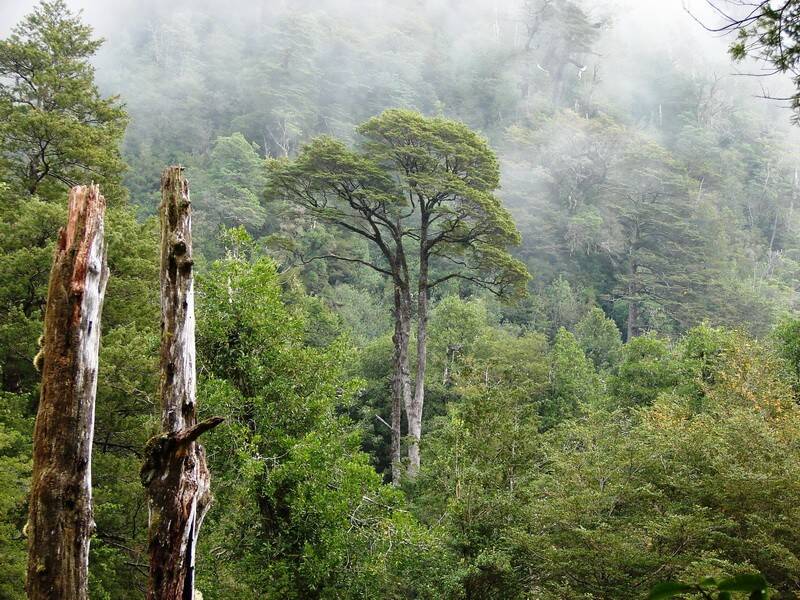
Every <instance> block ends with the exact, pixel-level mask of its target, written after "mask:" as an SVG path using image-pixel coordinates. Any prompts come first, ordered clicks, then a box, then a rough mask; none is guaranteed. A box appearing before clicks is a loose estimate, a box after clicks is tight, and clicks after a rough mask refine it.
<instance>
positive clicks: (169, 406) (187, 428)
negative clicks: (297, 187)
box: [141, 167, 222, 600]
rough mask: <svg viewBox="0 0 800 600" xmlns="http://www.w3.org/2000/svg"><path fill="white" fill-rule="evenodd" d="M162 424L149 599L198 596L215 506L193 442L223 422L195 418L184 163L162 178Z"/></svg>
mask: <svg viewBox="0 0 800 600" xmlns="http://www.w3.org/2000/svg"><path fill="white" fill-rule="evenodd" d="M161 197H162V201H161V208H160V213H161V381H160V397H161V426H162V428H163V433H162V434H161V435H158V436H156V437H154V438H152V439H151V440H150V441H149V442H148V443H147V447H146V449H145V463H144V465H142V470H141V479H142V485H144V486H145V488H146V489H147V497H148V509H149V530H148V550H149V553H150V577H149V581H148V586H147V598H148V599H150V600H156V599H158V600H193V597H194V559H195V545H196V543H197V536H198V532H199V530H200V525H201V524H202V522H203V517H205V514H206V512H207V511H208V508H209V506H210V503H211V493H210V476H209V472H208V467H207V466H206V458H205V452H204V450H203V448H202V446H200V444H198V443H197V442H196V440H197V438H198V437H199V436H200V434H202V433H203V432H205V431H208V430H209V429H211V428H213V427H215V426H217V425H218V424H219V423H221V422H222V419H221V418H219V417H214V418H212V419H208V420H206V421H203V422H201V423H198V422H197V407H196V404H195V391H196V385H195V344H194V275H193V268H192V267H193V261H192V211H191V203H190V200H189V185H188V183H187V181H186V179H185V178H184V176H183V167H168V168H167V169H165V170H164V173H163V174H162V176H161Z"/></svg>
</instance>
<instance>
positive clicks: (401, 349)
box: [391, 288, 411, 485]
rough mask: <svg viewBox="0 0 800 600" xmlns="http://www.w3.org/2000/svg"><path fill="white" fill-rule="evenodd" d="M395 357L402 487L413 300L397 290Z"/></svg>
mask: <svg viewBox="0 0 800 600" xmlns="http://www.w3.org/2000/svg"><path fill="white" fill-rule="evenodd" d="M394 300H395V324H394V336H392V342H393V343H394V356H393V359H392V424H391V425H392V442H391V461H392V484H394V485H399V484H400V477H401V474H400V462H401V461H400V440H401V438H402V433H401V431H400V424H401V420H402V407H403V406H408V405H409V404H410V402H411V369H410V368H409V360H408V345H409V341H410V338H411V306H410V304H411V299H410V298H409V296H408V292H407V291H406V290H401V289H398V288H395V292H394Z"/></svg>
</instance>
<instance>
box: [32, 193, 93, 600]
mask: <svg viewBox="0 0 800 600" xmlns="http://www.w3.org/2000/svg"><path fill="white" fill-rule="evenodd" d="M105 208H106V203H105V199H104V198H103V196H101V195H100V190H99V188H98V186H96V185H91V186H77V187H74V188H72V190H70V193H69V216H68V220H67V226H66V228H62V229H61V231H60V232H59V238H58V243H57V245H56V249H55V254H54V257H53V267H52V270H51V271H50V284H49V287H48V291H47V305H46V308H45V318H44V335H43V336H42V341H41V344H42V349H41V352H40V354H39V356H37V358H36V361H35V362H36V364H37V368H40V370H41V372H42V389H41V396H40V399H39V409H38V413H37V415H36V427H35V429H34V434H33V480H32V483H31V493H30V505H29V515H28V525H27V527H26V530H27V535H28V576H27V584H26V588H27V592H28V598H31V599H32V600H33V599H36V600H45V599H47V600H52V599H53V598H65V599H67V598H68V599H70V600H84V599H85V598H87V582H88V574H89V573H88V569H89V540H90V538H91V536H92V533H93V531H94V520H93V518H92V481H91V479H92V478H91V473H92V470H91V464H92V437H93V435H94V406H95V392H96V390H97V363H98V351H99V348H100V315H101V312H102V307H103V297H104V294H105V289H106V283H107V281H108V267H107V265H106V247H105V242H104V225H103V218H104V215H105Z"/></svg>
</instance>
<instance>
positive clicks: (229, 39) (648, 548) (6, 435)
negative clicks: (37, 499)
mask: <svg viewBox="0 0 800 600" xmlns="http://www.w3.org/2000/svg"><path fill="white" fill-rule="evenodd" d="M101 4H102V3H98V4H91V3H90V4H87V5H86V6H87V10H86V12H85V14H83V15H77V14H76V13H75V9H76V8H78V7H79V5H78V4H75V5H73V4H72V3H71V2H62V1H61V0H53V1H50V2H43V3H42V4H40V5H36V7H33V6H31V7H28V6H25V7H22V8H24V10H22V9H21V10H20V11H19V12H20V14H19V15H17V14H13V15H12V13H13V12H14V11H11V10H9V12H8V15H9V17H8V18H9V19H11V18H12V17H13V20H19V25H18V27H17V29H14V30H13V31H12V28H13V26H14V23H13V22H6V15H5V14H3V13H2V12H0V27H1V29H0V369H1V370H0V373H1V374H2V390H1V391H0V393H1V394H2V396H0V566H2V568H0V598H9V599H17V598H23V597H24V587H23V579H24V573H25V562H26V541H25V533H24V527H25V523H26V515H27V505H26V502H27V500H26V498H27V493H28V491H29V485H30V483H29V479H30V472H31V460H30V456H31V443H30V442H31V436H32V432H33V422H34V418H35V415H36V407H37V402H38V397H39V379H40V372H39V367H38V366H37V364H35V361H34V357H35V356H36V355H37V353H38V352H39V343H41V342H39V343H37V340H38V339H39V338H40V335H41V334H42V324H43V309H44V302H45V294H46V286H47V277H48V272H49V269H50V263H51V258H52V254H53V247H54V244H55V240H56V234H57V231H58V228H59V227H60V226H61V225H63V222H64V220H65V217H66V197H67V189H68V187H69V186H71V185H73V184H76V183H88V182H90V181H94V182H96V183H99V184H100V186H101V188H102V190H103V193H104V195H105V197H106V199H107V200H108V205H109V209H108V216H107V226H106V229H107V233H106V237H107V240H108V263H109V269H110V272H111V277H110V279H109V284H108V289H107V292H106V301H105V307H104V315H103V321H102V322H103V338H102V346H101V353H100V369H99V375H98V393H97V415H96V429H95V454H94V459H93V485H94V503H95V517H94V518H95V520H96V522H97V531H96V534H95V536H94V538H93V540H92V545H91V549H92V555H91V559H90V588H91V596H92V597H93V598H113V599H117V598H121V599H122V598H139V597H141V596H142V594H143V590H144V588H145V585H146V574H147V548H146V540H145V536H146V530H147V518H148V515H147V512H148V511H147V505H146V502H145V494H144V488H143V487H142V484H141V482H140V479H139V468H140V466H141V464H142V461H143V453H144V448H145V444H146V442H147V440H148V439H149V438H150V437H151V436H154V435H156V434H157V433H158V422H157V418H156V414H157V410H158V409H157V404H158V397H157V389H158V344H159V309H158V232H157V229H158V227H157V223H156V218H155V217H154V215H155V214H156V209H157V206H158V201H159V200H158V197H159V191H158V190H159V175H160V173H161V170H162V169H163V168H164V167H165V166H166V165H169V164H182V165H184V166H185V167H186V176H187V178H188V179H189V181H190V184H191V197H192V206H193V210H194V238H195V255H194V259H195V265H196V269H197V273H198V276H197V352H198V404H199V407H200V410H201V411H202V412H203V413H204V414H203V415H201V416H208V415H221V416H223V417H225V418H226V421H225V423H224V424H223V425H221V426H220V427H218V428H217V429H216V430H214V431H213V432H210V433H209V434H207V437H206V438H205V441H204V444H205V446H206V449H207V452H208V463H209V468H210V471H211V476H212V483H211V485H212V490H213V493H214V495H215V498H216V500H215V503H214V505H213V506H212V508H211V510H210V512H209V513H208V516H207V517H206V520H205V523H204V525H203V529H202V531H201V533H200V541H199V546H198V561H197V588H198V589H199V590H200V591H201V592H202V594H203V597H204V598H206V599H207V600H208V599H215V598H541V599H556V598H640V597H641V598H644V597H646V596H647V593H648V590H649V589H650V588H651V587H652V586H653V585H654V584H656V583H657V582H659V581H664V580H671V579H681V580H686V581H700V580H702V579H703V578H705V577H709V576H713V577H723V576H732V575H736V574H741V573H755V572H759V573H762V574H763V575H764V577H765V578H766V579H767V581H768V582H769V583H770V585H771V587H772V589H773V591H774V594H775V597H779V598H793V597H795V594H796V590H797V589H798V588H799V587H800V538H799V537H798V534H797V528H796V525H795V524H796V522H797V520H798V518H800V515H798V514H797V513H798V510H800V509H799V508H798V503H797V501H796V499H797V497H798V493H800V490H798V489H797V487H798V481H797V477H796V474H797V470H798V464H799V463H800V445H799V444H798V439H800V437H799V436H798V433H800V432H799V431H798V430H800V408H798V405H797V400H798V389H800V388H798V386H800V382H799V381H798V374H799V373H800V368H799V367H798V364H799V363H798V361H799V360H800V324H799V323H800V322H798V321H797V320H796V310H797V302H798V298H797V293H796V289H797V280H798V274H799V271H800V230H799V228H798V227H799V226H800V222H798V221H799V219H798V217H799V216H800V206H798V207H797V210H796V209H795V208H796V207H795V203H796V202H797V201H799V200H800V195H799V194H800V179H798V167H799V166H800V165H798V162H797V156H798V150H800V138H798V132H797V131H796V128H795V127H794V126H793V125H792V123H791V113H790V111H788V110H785V109H784V107H782V106H780V105H779V103H776V102H774V101H768V100H765V99H762V98H757V97H756V96H757V95H758V94H759V93H760V90H761V87H760V82H759V81H756V80H754V79H753V78H750V77H746V76H732V75H731V73H732V72H733V71H734V70H736V69H738V70H740V71H743V72H747V70H748V69H749V68H751V66H752V65H750V64H749V63H744V64H739V65H738V66H734V65H732V64H731V62H730V60H729V57H728V56H727V55H726V46H727V43H728V42H727V41H725V40H722V41H720V40H717V39H715V38H714V37H713V36H712V35H711V34H709V32H707V31H705V30H704V29H703V28H702V27H701V25H700V24H698V23H697V22H695V21H694V20H692V18H691V17H690V16H689V15H687V14H685V13H684V12H682V11H681V10H680V8H679V7H660V6H659V7H658V8H656V7H655V6H652V7H649V8H650V9H652V10H649V9H648V7H644V8H643V7H642V6H641V5H639V3H633V2H631V3H619V4H612V3H595V2H588V1H587V2H582V1H580V0H503V1H497V2H491V3H490V2H485V3H484V2H455V1H450V0H436V1H431V2H389V1H384V0H377V1H375V2H372V1H370V2H344V1H342V0H315V1H311V0H297V1H293V2H275V3H269V4H266V3H265V4H263V5H262V4H259V3H245V2H241V3H225V4H224V5H223V3H220V2H213V1H211V0H204V1H202V2H171V3H168V4H165V3H161V2H155V1H150V0H148V1H145V2H120V3H115V5H114V7H113V9H108V8H104V7H103V6H101ZM642 4H646V3H642ZM659 4H660V3H659ZM637 5H638V6H637ZM14 8H15V10H16V8H17V7H14ZM24 14H31V15H32V16H30V17H27V18H23V17H22V15H24ZM700 16H701V17H702V18H711V17H709V15H708V13H702V14H701V15H700ZM91 26H94V27H95V31H96V32H97V33H95V31H93V30H92V28H91ZM98 35H102V36H104V37H105V38H106V39H105V41H104V42H103V43H102V44H101V42H100V41H99V40H98V37H97V36H98ZM774 85H775V86H777V89H778V90H780V88H781V86H782V85H784V83H782V82H776V83H774ZM319 136H323V137H319ZM354 182H355V183H354ZM336 194H339V197H338V201H339V202H340V204H337V205H334V204H333V201H330V202H331V203H330V204H327V203H323V204H322V205H320V204H319V202H320V199H321V198H325V202H327V201H328V199H329V198H331V197H333V196H334V195H336ZM342 202H344V203H345V204H341V203H342ZM448 202H450V204H448ZM342 205H344V207H345V209H344V210H343V209H342V208H341V206H342ZM423 205H424V206H429V207H430V211H429V217H430V219H432V220H431V221H430V229H429V228H427V227H425V228H422V227H421V223H422V221H424V219H425V218H426V217H424V216H422V214H423V211H422V208H421V207H422V206H423ZM334 206H335V207H336V208H337V209H338V210H339V212H334V210H333V208H334ZM406 211H410V212H406ZM376 214H377V215H378V217H375V215H376ZM418 214H419V215H420V216H419V219H421V220H420V221H417V220H416V219H417V218H418V216H417V215H418ZM358 219H361V220H358ZM376 219H377V221H376ZM376 223H377V225H376ZM433 223H437V225H436V227H438V228H439V229H435V227H434V225H433ZM369 227H377V228H378V229H376V230H373V229H369ZM378 230H379V231H381V232H382V235H384V236H386V235H389V236H390V237H391V234H392V232H395V231H397V232H399V233H397V234H396V235H397V237H395V238H391V239H392V240H393V242H392V243H394V244H395V246H393V247H392V249H390V251H385V250H384V248H383V247H382V246H381V245H380V244H379V243H378V241H377V240H378V239H380V240H381V241H382V240H383V239H384V238H383V237H381V236H380V235H378V233H376V231H378ZM365 232H366V233H367V235H364V233H365ZM437 235H438V236H439V237H438V238H437V237H436V236H437ZM426 236H430V237H426ZM399 239H402V240H403V242H402V243H403V244H405V245H403V246H402V250H403V253H402V254H403V256H402V261H401V256H400V252H399V250H398V248H400V246H401V245H402V244H400V243H399V242H398V240H399ZM426 240H429V241H430V242H431V243H430V246H429V247H426V246H425V244H424V242H425V241H426ZM433 240H436V242H437V243H438V242H442V244H441V246H439V249H440V250H431V248H434V247H435V244H434V243H433ZM429 250H430V252H428V251H429ZM426 252H427V254H426ZM323 257H326V258H323ZM335 257H339V259H336V258H335ZM342 257H346V260H341V258H342ZM428 259H430V261H429V262H430V273H429V274H428V273H427V266H428V263H427V262H425V261H428ZM395 261H398V262H397V265H400V266H397V265H395ZM403 261H404V262H403ZM401 263H402V264H401ZM423 263H424V264H425V267H424V268H421V267H422V265H423ZM453 265H456V266H457V267H458V271H457V272H456V271H453V270H450V271H448V268H450V269H453V268H454V267H453ZM395 267H397V268H395ZM462 269H463V270H462ZM422 271H425V272H426V276H428V279H425V280H424V281H423V280H422V279H421V278H420V273H421V272H422ZM528 275H530V278H528ZM398 282H399V283H398ZM434 283H435V285H434ZM423 289H424V290H425V293H424V294H423V293H422V291H421V290H423ZM398 295H399V296H402V298H401V300H402V302H401V301H399V300H398ZM406 296H407V298H406ZM422 296H424V299H425V300H426V301H427V300H429V302H420V298H421V297H422ZM428 296H429V298H428ZM403 302H406V303H405V304H403ZM398 307H402V308H403V310H406V309H407V311H408V313H407V315H406V317H407V322H405V323H404V324H399V321H398V319H397V315H398V314H399V312H400V309H399V308H398ZM420 315H424V316H425V318H423V319H420ZM421 322H424V325H425V327H420V323H421ZM401 326H405V327H406V329H405V330H402V329H398V327H401ZM398 332H400V333H403V335H401V336H399V333H398ZM398 336H399V337H407V340H406V342H407V347H406V350H407V354H408V356H407V357H406V366H405V367H403V365H402V364H401V363H402V361H401V360H400V359H399V356H398ZM421 337H424V339H425V343H423V344H420V338H421ZM420 356H423V357H425V356H426V358H425V359H424V364H425V366H426V367H427V368H426V369H425V370H424V372H422V373H421V371H420V368H419V365H420V361H419V357H420ZM420 373H421V374H420ZM417 375H419V376H417ZM401 376H402V377H404V378H405V380H403V381H401V379H402V377H401ZM404 381H405V383H404ZM403 386H406V387H405V388H404V387H403ZM420 389H423V390H424V410H423V404H422V401H421V400H420V399H419V398H418V397H417V395H419V390H420ZM403 392H405V393H407V394H408V395H409V396H408V398H409V402H411V401H416V400H419V403H418V405H417V406H418V408H419V410H420V415H414V414H413V412H414V411H413V410H412V412H411V414H410V413H409V412H408V410H406V409H407V407H408V406H412V408H413V406H414V405H413V404H405V405H403V406H402V407H401V408H402V409H403V414H400V413H397V414H395V415H394V416H393V414H392V412H393V411H392V409H393V407H395V408H396V407H398V406H400V404H401V403H400V399H401V397H402V393H403ZM414 392H417V395H414V394H413V393H414ZM409 414H410V416H411V417H412V419H411V420H409ZM417 417H419V422H418V423H415V424H413V425H414V426H413V427H412V426H411V425H412V423H411V422H412V421H413V420H414V419H416V418H417ZM393 427H394V428H395V434H397V433H398V432H399V433H400V434H401V435H402V436H403V437H402V439H399V438H398V437H397V435H395V436H394V440H393V435H392V429H393ZM414 427H418V428H417V429H414ZM415 431H416V433H415ZM420 431H421V433H420ZM393 441H394V443H393ZM417 442H419V444H418V446H419V454H418V455H421V460H420V464H419V471H418V472H417V470H416V468H415V465H414V456H415V455H416V454H415V453H416V449H415V448H416V447H417ZM397 444H399V446H398V445H397ZM407 455H408V456H407ZM409 457H410V458H409ZM393 459H394V463H395V464H394V466H395V468H394V470H393V469H392V466H393V465H392V462H393ZM400 463H402V465H401V464H400ZM409 466H411V468H410V469H408V467H409ZM401 467H402V468H401ZM392 478H394V480H395V481H394V483H395V484H396V485H392Z"/></svg>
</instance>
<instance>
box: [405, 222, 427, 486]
mask: <svg viewBox="0 0 800 600" xmlns="http://www.w3.org/2000/svg"><path fill="white" fill-rule="evenodd" d="M426 237H427V236H423V238H422V239H423V240H425V239H426ZM420 258H421V259H420V266H419V280H418V296H417V377H416V381H415V382H414V398H413V401H412V402H411V405H410V406H408V408H407V409H406V414H407V419H408V435H409V438H410V439H409V444H408V476H409V477H410V478H414V477H416V475H417V473H419V462H420V457H419V443H420V439H421V437H422V407H423V405H424V403H425V369H426V366H427V364H428V260H427V257H426V256H425V250H424V242H423V250H422V252H421V257H420Z"/></svg>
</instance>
